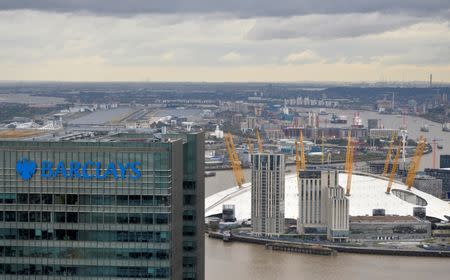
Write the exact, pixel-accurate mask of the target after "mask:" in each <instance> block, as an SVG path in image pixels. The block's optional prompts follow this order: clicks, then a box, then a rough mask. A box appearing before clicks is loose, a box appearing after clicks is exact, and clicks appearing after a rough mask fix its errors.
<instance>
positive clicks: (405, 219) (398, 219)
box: [350, 215, 420, 223]
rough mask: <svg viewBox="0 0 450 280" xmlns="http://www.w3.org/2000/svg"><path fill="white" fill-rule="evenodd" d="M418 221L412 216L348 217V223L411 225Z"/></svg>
mask: <svg viewBox="0 0 450 280" xmlns="http://www.w3.org/2000/svg"><path fill="white" fill-rule="evenodd" d="M417 221H420V220H419V219H417V218H416V217H413V216H394V215H392V216H391V215H390V216H350V223H411V222H417Z"/></svg>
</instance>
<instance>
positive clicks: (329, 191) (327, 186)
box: [297, 170, 349, 241]
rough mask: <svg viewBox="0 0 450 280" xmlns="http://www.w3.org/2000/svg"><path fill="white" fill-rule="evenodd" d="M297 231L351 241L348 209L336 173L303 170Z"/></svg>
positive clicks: (301, 172) (333, 171)
mask: <svg viewBox="0 0 450 280" xmlns="http://www.w3.org/2000/svg"><path fill="white" fill-rule="evenodd" d="M299 176H300V180H299V196H298V211H299V212H298V219H297V230H298V232H299V233H300V234H302V235H307V236H314V237H321V236H322V237H325V236H326V237H327V238H328V239H330V240H333V241H338V240H345V239H346V238H348V233H349V214H348V212H349V208H348V200H347V198H346V197H345V195H344V190H343V189H342V188H341V187H339V185H338V171H336V170H304V171H300V175H299Z"/></svg>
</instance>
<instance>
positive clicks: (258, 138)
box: [256, 129, 263, 153]
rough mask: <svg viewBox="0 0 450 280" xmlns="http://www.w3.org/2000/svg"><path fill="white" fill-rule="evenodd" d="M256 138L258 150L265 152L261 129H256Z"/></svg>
mask: <svg viewBox="0 0 450 280" xmlns="http://www.w3.org/2000/svg"><path fill="white" fill-rule="evenodd" d="M256 139H257V140H258V152H260V153H262V152H263V143H262V140H261V136H260V135H259V129H256Z"/></svg>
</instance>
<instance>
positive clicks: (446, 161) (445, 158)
mask: <svg viewBox="0 0 450 280" xmlns="http://www.w3.org/2000/svg"><path fill="white" fill-rule="evenodd" d="M439 167H440V168H450V155H441V156H440V157H439Z"/></svg>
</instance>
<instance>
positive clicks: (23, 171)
mask: <svg viewBox="0 0 450 280" xmlns="http://www.w3.org/2000/svg"><path fill="white" fill-rule="evenodd" d="M140 166H141V163H140V162H128V163H125V164H124V163H122V162H117V163H116V162H109V163H108V164H107V165H105V166H103V165H102V163H101V162H93V161H90V160H88V161H86V162H84V163H81V162H78V161H71V162H70V163H69V164H66V163H65V162H64V161H60V162H59V163H57V164H55V163H54V162H52V161H46V160H44V161H42V162H41V165H40V168H39V170H40V171H41V172H40V176H41V178H42V179H55V178H57V177H63V178H66V179H71V178H77V179H97V180H104V179H110V178H113V179H114V180H119V179H122V180H124V179H127V178H130V179H133V180H136V179H139V178H141V176H142V174H141V171H140V169H139V168H140ZM37 170H38V166H37V163H36V162H35V161H33V160H29V159H26V158H23V159H21V160H18V161H17V163H16V172H17V174H19V176H20V177H21V178H22V179H23V180H25V181H28V180H30V179H31V178H32V177H33V175H34V174H35V173H36V172H37Z"/></svg>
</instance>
